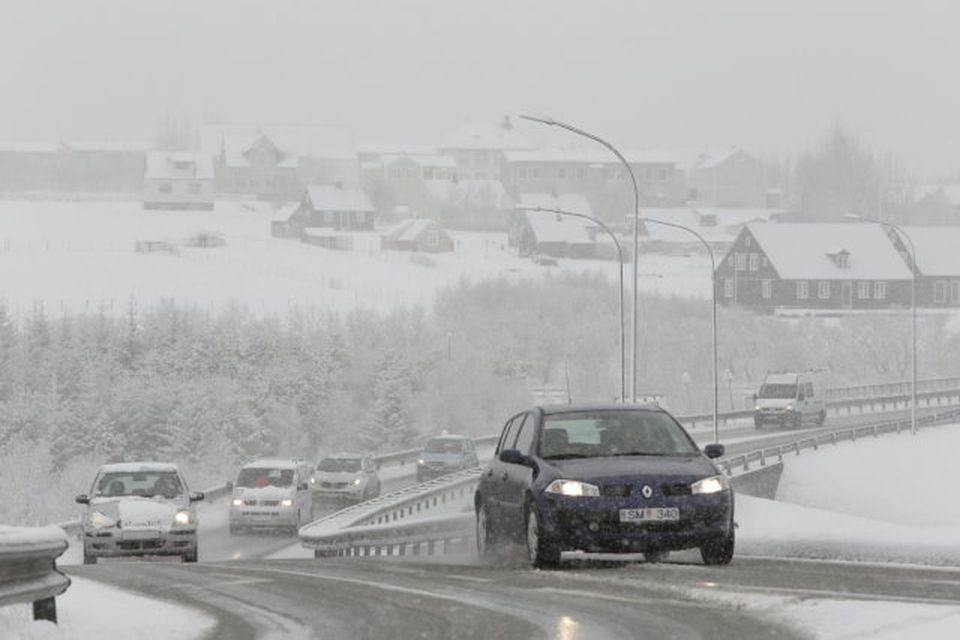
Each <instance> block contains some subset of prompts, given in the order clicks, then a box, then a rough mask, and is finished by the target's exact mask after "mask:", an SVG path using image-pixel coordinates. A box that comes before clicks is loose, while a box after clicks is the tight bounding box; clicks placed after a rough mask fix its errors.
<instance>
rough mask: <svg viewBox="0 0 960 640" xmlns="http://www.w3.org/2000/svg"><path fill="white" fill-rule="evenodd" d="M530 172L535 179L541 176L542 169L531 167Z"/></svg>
mask: <svg viewBox="0 0 960 640" xmlns="http://www.w3.org/2000/svg"><path fill="white" fill-rule="evenodd" d="M530 173H531V175H532V176H533V178H534V179H537V178H539V177H540V169H531V171H530Z"/></svg>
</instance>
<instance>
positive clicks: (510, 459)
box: [500, 449, 530, 466]
mask: <svg viewBox="0 0 960 640" xmlns="http://www.w3.org/2000/svg"><path fill="white" fill-rule="evenodd" d="M500 462H505V463H507V464H522V465H524V466H527V465H529V464H530V458H528V457H527V456H525V455H523V454H522V453H520V451H519V450H518V449H504V450H503V451H501V452H500Z"/></svg>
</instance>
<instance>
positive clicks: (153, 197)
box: [143, 151, 214, 210]
mask: <svg viewBox="0 0 960 640" xmlns="http://www.w3.org/2000/svg"><path fill="white" fill-rule="evenodd" d="M213 191H214V172H213V161H212V159H211V158H210V156H206V155H203V154H200V153H192V152H181V151H157V152H151V153H149V154H147V167H146V172H145V174H144V178H143V208H144V209H207V210H209V209H213Z"/></svg>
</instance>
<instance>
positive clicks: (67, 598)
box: [0, 578, 216, 640]
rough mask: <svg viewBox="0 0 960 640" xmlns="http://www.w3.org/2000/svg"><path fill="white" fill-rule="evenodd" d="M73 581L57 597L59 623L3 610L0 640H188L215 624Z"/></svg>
mask: <svg viewBox="0 0 960 640" xmlns="http://www.w3.org/2000/svg"><path fill="white" fill-rule="evenodd" d="M71 579H72V580H73V584H71V585H70V588H69V589H67V592H66V593H65V594H63V595H62V596H60V597H59V598H57V614H58V618H59V621H60V622H59V624H57V625H54V624H52V623H50V622H44V621H41V622H34V621H33V619H32V616H33V614H32V610H31V608H30V606H29V605H18V606H10V607H0V638H4V640H48V639H52V638H70V639H75V640H88V639H90V638H137V639H138V640H172V639H174V638H175V639H176V640H189V639H190V638H200V637H203V635H204V634H206V633H208V632H209V631H211V630H212V629H213V628H214V626H215V625H216V621H215V620H214V619H213V618H211V617H210V616H208V615H206V614H204V613H202V612H200V611H198V610H196V609H191V608H188V607H182V606H179V605H173V604H170V603H168V602H163V601H160V600H154V599H152V598H145V597H143V596H138V595H133V594H131V593H130V592H128V591H123V590H121V589H116V588H114V587H108V586H106V585H103V584H100V583H98V582H94V581H92V580H86V579H83V578H71Z"/></svg>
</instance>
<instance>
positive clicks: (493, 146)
mask: <svg viewBox="0 0 960 640" xmlns="http://www.w3.org/2000/svg"><path fill="white" fill-rule="evenodd" d="M440 148H441V149H475V150H500V151H506V150H510V149H532V148H533V146H532V145H531V144H530V143H529V142H528V141H527V140H526V139H524V137H523V136H522V135H520V133H518V132H517V130H516V129H512V128H504V127H502V126H500V125H495V124H489V123H476V124H469V123H468V124H464V125H461V126H460V127H459V128H458V129H457V130H456V131H454V132H453V134H451V135H450V137H449V138H447V139H446V140H445V141H444V142H443V144H441V145H440Z"/></svg>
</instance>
